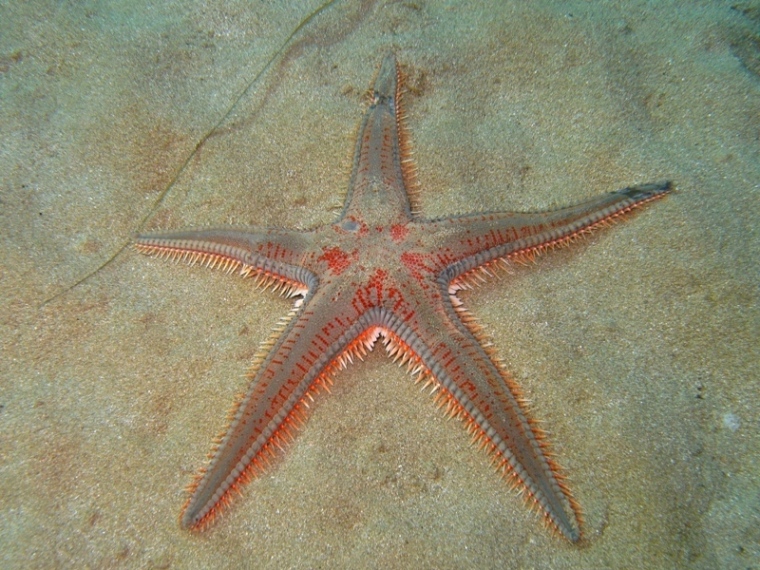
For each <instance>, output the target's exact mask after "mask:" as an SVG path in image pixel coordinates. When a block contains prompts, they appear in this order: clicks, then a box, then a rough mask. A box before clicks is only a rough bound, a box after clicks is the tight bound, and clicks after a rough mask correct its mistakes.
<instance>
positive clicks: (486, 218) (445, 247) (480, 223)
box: [428, 182, 672, 281]
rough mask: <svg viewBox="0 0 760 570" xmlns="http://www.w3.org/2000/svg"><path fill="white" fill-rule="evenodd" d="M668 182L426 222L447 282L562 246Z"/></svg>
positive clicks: (660, 192) (661, 191) (656, 194)
mask: <svg viewBox="0 0 760 570" xmlns="http://www.w3.org/2000/svg"><path fill="white" fill-rule="evenodd" d="M671 189H672V186H671V184H670V183H669V182H663V183H654V184H644V185H640V186H632V187H629V188H624V189H623V190H618V191H616V192H610V193H608V194H604V195H601V196H597V197H595V198H592V199H590V200H587V201H585V202H581V203H579V204H576V205H573V206H568V207H565V208H560V209H557V210H552V211H548V212H538V213H513V212H494V213H483V214H472V215H466V216H458V217H453V218H444V219H440V220H434V221H432V222H428V224H430V226H431V227H430V228H429V233H430V234H431V236H433V237H431V241H435V242H437V245H438V253H437V256H436V258H435V259H436V260H437V262H438V263H442V264H444V265H445V268H446V271H445V273H446V275H445V277H446V278H447V279H449V281H451V280H454V279H456V278H457V277H459V276H461V275H463V274H466V273H469V272H470V271H472V270H474V269H477V268H479V267H483V266H486V265H488V264H490V263H493V262H495V261H498V260H506V259H511V258H516V257H519V256H521V255H523V256H529V257H530V256H532V255H533V254H535V253H540V252H541V251H543V250H545V249H547V248H552V247H555V246H557V245H563V244H565V243H568V242H570V241H572V240H573V238H575V237H577V236H579V235H581V234H584V233H586V232H589V231H592V230H593V229H595V228H597V227H600V226H603V225H606V224H608V223H610V222H612V221H613V220H615V219H617V218H620V217H621V216H623V215H624V214H627V213H628V212H630V211H631V210H634V209H636V208H639V207H641V206H643V205H644V204H646V203H648V202H650V201H652V200H656V199H658V198H661V197H662V196H664V195H665V194H667V193H668V192H670V191H671ZM436 235H438V236H441V237H440V238H436V237H434V236H436Z"/></svg>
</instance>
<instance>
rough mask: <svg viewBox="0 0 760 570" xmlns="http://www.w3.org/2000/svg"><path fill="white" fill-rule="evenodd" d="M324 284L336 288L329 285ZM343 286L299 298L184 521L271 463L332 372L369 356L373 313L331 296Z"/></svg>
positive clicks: (261, 360) (206, 514) (221, 502)
mask: <svg viewBox="0 0 760 570" xmlns="http://www.w3.org/2000/svg"><path fill="white" fill-rule="evenodd" d="M325 289H330V288H329V287H326V288H325ZM325 296H329V297H330V298H338V299H339V300H340V299H341V297H340V292H336V291H332V292H330V291H326V290H324V289H319V290H317V291H316V292H309V293H307V294H306V296H305V297H304V299H303V303H297V304H296V307H295V308H294V310H293V312H292V313H291V315H290V318H289V319H288V320H287V322H286V323H283V326H282V327H280V330H279V331H275V333H273V336H272V338H271V339H270V341H269V342H267V343H265V344H264V345H263V346H262V347H261V350H260V352H259V354H258V355H257V356H256V358H255V360H254V364H253V367H252V370H251V374H250V378H251V382H250V385H249V387H248V389H247V391H246V392H245V393H244V394H243V395H242V396H241V397H240V398H239V401H238V403H237V404H236V406H235V408H234V409H233V411H232V413H231V414H230V424H229V427H228V428H227V430H226V433H225V434H224V436H223V437H221V438H220V439H219V440H218V445H217V446H216V448H215V449H214V450H213V452H212V453H211V461H210V463H209V465H208V467H207V468H206V469H204V470H202V471H201V472H200V474H199V475H198V476H197V478H196V480H195V482H194V483H193V484H192V485H191V486H190V489H189V490H190V497H189V499H188V501H187V503H186V504H185V508H184V510H183V513H182V516H181V518H180V522H181V525H182V526H183V527H185V528H189V529H203V528H205V527H206V526H208V524H210V522H211V521H212V520H213V519H214V517H215V516H216V514H217V513H218V512H219V511H220V510H221V509H222V508H223V507H224V506H226V505H227V504H229V503H230V502H231V501H232V499H233V498H234V495H235V494H236V493H237V492H239V489H240V487H241V486H242V485H243V484H245V483H246V482H248V480H250V479H251V478H252V477H254V476H255V475H257V474H258V473H259V472H260V471H262V470H263V469H264V468H266V467H267V465H268V462H269V459H270V457H271V456H274V455H276V454H277V451H278V450H282V449H283V447H284V446H285V445H286V444H287V443H289V442H290V440H291V439H292V437H293V434H292V431H293V428H297V427H300V426H301V425H302V424H303V422H304V421H305V419H306V416H307V413H308V408H309V404H310V403H311V402H312V401H313V399H314V395H315V394H316V393H317V392H319V391H320V390H321V389H326V390H328V391H329V385H330V384H332V379H331V376H332V374H333V373H334V372H335V371H336V370H337V369H339V368H341V367H343V366H345V364H346V363H347V362H349V361H351V360H352V359H353V357H354V356H358V357H362V356H363V355H364V354H366V351H367V350H368V349H369V348H371V347H372V344H373V343H374V342H375V339H376V338H377V327H373V325H372V322H371V320H370V318H369V317H368V316H367V315H366V314H365V315H360V314H358V313H357V312H356V311H355V310H354V308H353V307H351V305H350V304H349V303H343V302H338V303H336V304H332V303H329V302H327V300H328V299H326V298H325Z"/></svg>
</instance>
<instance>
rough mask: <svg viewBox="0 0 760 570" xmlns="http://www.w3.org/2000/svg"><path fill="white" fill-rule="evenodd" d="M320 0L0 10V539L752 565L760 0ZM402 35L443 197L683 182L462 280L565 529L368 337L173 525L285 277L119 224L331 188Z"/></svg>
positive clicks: (759, 408) (252, 563) (758, 465)
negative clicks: (563, 243)
mask: <svg viewBox="0 0 760 570" xmlns="http://www.w3.org/2000/svg"><path fill="white" fill-rule="evenodd" d="M319 7H320V4H319V2H290V3H289V4H288V3H287V2H282V3H272V2H266V3H258V2H257V3H250V2H221V3H207V2H183V3H171V2H167V3H148V2H139V1H138V2H100V3H53V2H43V1H39V0H33V1H31V2H24V3H20V2H17V3H5V4H3V5H2V7H0V132H1V133H2V137H0V181H1V186H0V192H1V194H0V212H2V216H3V224H2V231H1V232H0V240H1V241H2V247H1V248H0V295H2V302H0V348H1V349H2V359H0V515H1V516H0V519H1V520H2V522H1V523H0V566H2V567H4V568H59V567H60V568H73V567H76V568H84V567H89V568H114V567H119V568H121V567H123V568H705V569H712V568H727V569H733V568H736V569H739V568H742V569H744V568H758V567H760V520H759V517H760V514H759V513H760V435H759V431H760V404H759V403H758V398H757V395H758V393H760V340H759V338H760V308H759V305H760V302H759V301H760V286H759V283H760V230H759V229H758V228H760V222H759V220H760V49H759V48H758V46H759V45H760V5H758V3H757V2H750V1H748V2H719V1H712V2H708V1H701V2H700V1H694V2H688V3H684V2H668V1H663V2H657V3H653V2H643V1H627V2H622V1H619V2H603V3H602V2H593V3H592V2H586V1H580V0H576V1H570V2H544V3H538V2H535V3H527V2H519V1H493V2H487V1H483V2H417V3H415V2H370V1H367V2H334V3H331V4H329V5H327V6H326V7H324V9H323V10H322V11H321V12H320V13H319V14H317V15H315V16H314V17H313V18H311V19H308V21H306V22H305V23H304V25H302V26H301V27H300V28H299V25H300V24H301V23H302V22H304V21H305V20H307V18H308V16H309V14H310V13H312V12H313V11H314V10H317V9H318V8H319ZM294 31H295V32H296V33H295V34H294V35H292V34H293V32H294ZM291 35H292V37H291ZM388 49H393V50H394V51H395V52H396V54H397V57H398V59H399V61H400V63H401V65H402V67H403V69H404V71H405V73H406V74H407V76H408V82H409V92H408V95H407V98H406V102H407V111H408V116H409V118H408V126H409V130H410V132H411V137H412V142H413V145H414V148H415V149H416V153H415V157H416V160H417V164H418V166H419V178H420V182H421V194H420V200H421V205H422V209H423V211H424V213H425V214H426V215H429V216H431V217H432V216H443V215H449V214H453V213H458V212H469V211H483V210H540V209H547V208H551V207H557V206H561V205H565V204H570V203H573V202H577V201H581V200H584V199H586V198H589V197H591V196H594V195H596V194H600V193H602V192H607V191H610V190H615V189H618V188H622V187H624V186H627V185H630V184H635V183H642V182H649V181H657V180H666V179H668V180H672V181H674V183H675V185H676V187H677V192H676V193H675V194H673V195H671V196H669V197H668V198H666V199H665V200H663V201H660V202H657V203H654V204H652V205H651V206H649V207H647V208H646V209H645V210H644V211H642V213H641V214H639V215H636V216H633V217H631V218H630V219H628V220H627V221H626V222H625V223H622V224H619V225H617V226H616V227H614V228H612V229H610V230H608V231H603V232H599V233H597V234H595V235H594V236H592V237H591V238H589V239H586V240H584V241H583V242H582V243H579V244H578V245H576V246H574V247H571V248H567V249H564V250H562V251H559V252H555V253H553V254H551V255H547V256H544V257H543V258H541V259H540V260H538V262H537V263H536V264H535V265H532V266H530V267H517V268H515V270H514V271H513V272H512V273H510V274H508V275H505V276H503V277H502V278H501V279H500V280H498V281H495V282H491V283H489V284H487V285H485V286H483V287H481V288H480V289H478V290H476V291H474V292H471V293H468V294H466V295H464V298H465V301H466V303H467V305H468V307H469V308H470V309H471V310H472V312H473V313H474V314H475V315H476V316H477V317H478V319H479V320H480V322H481V323H482V324H483V326H484V327H485V330H486V332H487V334H488V335H489V336H490V337H492V338H493V341H494V344H495V345H496V347H497V351H498V353H499V354H500V355H501V356H502V357H503V359H504V361H505V363H506V365H507V367H508V368H509V369H510V371H511V372H512V374H513V375H514V377H515V378H516V380H517V381H518V382H519V383H520V385H522V386H523V387H524V390H525V392H526V394H527V396H528V397H529V398H530V400H531V401H532V404H533V408H534V410H535V415H536V416H537V417H539V418H541V419H543V420H545V427H546V429H547V430H548V431H549V432H550V436H551V442H552V444H553V448H554V449H555V450H556V451H557V454H558V457H559V461H560V462H561V464H562V465H563V466H564V467H565V468H566V470H567V472H568V475H569V477H570V481H571V487H572V490H573V493H574V495H575V497H576V499H577V500H578V501H579V503H580V504H581V506H582V508H583V511H584V514H585V526H584V532H585V536H586V540H585V541H584V543H583V544H582V546H580V547H578V546H573V545H571V544H569V543H567V542H565V541H564V540H562V539H561V538H559V537H557V536H555V535H554V534H553V533H552V532H550V531H548V530H546V529H545V528H544V525H543V524H542V522H541V520H540V517H538V516H537V515H535V514H533V513H531V512H530V511H529V510H528V509H527V508H525V506H524V504H523V501H522V500H521V499H520V498H519V497H517V496H516V495H515V493H510V492H509V490H508V488H507V486H506V485H505V484H504V482H503V481H502V480H501V479H500V478H499V477H498V476H496V475H494V474H493V472H492V470H491V468H490V467H489V465H488V460H487V458H486V457H485V456H484V454H482V453H479V452H477V451H476V450H475V449H474V448H473V447H471V446H470V445H469V440H468V436H467V435H466V433H465V431H464V430H463V429H461V427H460V425H459V424H458V422H456V421H446V420H445V418H444V417H443V415H442V414H441V413H440V412H437V411H436V410H435V407H434V406H433V405H432V403H431V401H430V398H428V397H426V396H424V395H421V394H420V393H419V388H418V387H415V386H414V384H413V383H412V382H411V381H410V378H409V376H408V375H407V374H406V373H405V372H404V371H403V370H401V369H399V368H397V367H396V366H394V365H393V364H392V363H391V362H390V360H389V359H388V358H386V357H385V355H384V353H383V351H382V350H381V349H379V348H378V349H376V350H375V351H374V352H373V354H372V355H371V356H370V357H369V358H368V359H367V361H366V362H364V363H359V364H357V365H355V366H352V367H350V368H349V369H348V370H346V371H344V372H342V373H341V374H340V375H338V377H337V378H336V384H335V386H334V388H333V389H332V394H331V395H330V396H329V397H323V398H320V399H319V400H318V402H317V404H316V405H315V406H314V411H313V413H312V416H311V418H310V420H309V422H308V424H307V425H306V427H305V428H304V429H303V430H302V431H301V432H300V433H299V434H298V436H297V438H296V440H295V442H294V443H293V444H292V445H291V446H290V447H289V449H288V451H287V453H286V454H285V455H284V456H283V457H282V458H281V459H280V460H278V461H276V462H275V465H274V466H273V468H272V469H271V470H270V471H269V472H268V473H267V474H266V475H265V476H263V477H260V478H258V479H256V480H255V481H253V482H252V483H251V484H250V485H248V486H247V487H246V488H245V491H244V496H243V497H242V498H241V499H239V500H238V501H236V503H235V505H234V506H233V508H231V509H230V510H229V511H227V512H226V513H225V514H224V516H222V517H220V518H219V519H218V520H217V522H216V523H215V525H214V526H213V528H212V529H210V530H209V531H207V532H205V533H203V534H200V535H199V534H192V533H188V532H185V531H182V530H181V529H180V528H179V525H178V523H177V516H178V514H179V511H180V508H181V506H182V504H183V502H184V497H185V496H184V491H183V488H184V486H185V485H186V484H187V483H188V482H189V481H190V480H191V478H192V474H193V473H195V472H196V470H197V469H198V468H199V467H201V466H202V465H203V463H204V461H205V457H206V453H207V452H208V451H209V449H210V447H211V440H212V439H213V437H214V435H216V434H217V433H218V432H219V431H220V430H221V429H223V428H224V426H225V417H226V413H227V410H228V409H229V408H230V406H231V405H232V402H233V400H234V397H235V394H237V393H239V392H241V391H242V390H243V389H244V388H245V386H246V380H245V373H246V371H247V369H248V366H249V363H250V361H251V358H252V356H253V354H254V353H255V351H256V348H257V346H258V345H259V344H260V343H261V342H262V341H264V340H265V339H266V338H267V337H268V335H269V331H270V330H271V328H272V327H273V326H274V325H275V324H276V323H277V321H278V320H279V318H280V317H281V316H283V315H285V314H287V312H288V307H289V302H288V301H286V300H283V299H281V298H279V297H277V296H276V295H274V294H272V293H269V292H262V291H254V290H252V287H251V282H250V281H246V280H243V279H239V278H234V277H230V276H226V275H224V274H223V273H221V272H213V271H205V270H203V269H202V268H187V267H185V266H183V265H181V264H171V263H162V262H160V261H158V260H154V259H148V258H145V257H142V256H140V255H138V254H137V253H136V252H134V250H132V249H131V248H129V247H126V246H127V245H128V244H129V243H130V240H131V236H132V235H133V234H134V233H135V232H136V231H137V230H138V229H141V228H147V229H155V228H180V227H188V226H206V225H224V224H228V223H235V224H251V225H257V226H290V227H310V226H314V225H317V224H321V223H327V222H329V221H331V220H333V219H334V218H335V216H336V215H337V213H338V211H339V209H340V206H341V203H342V200H343V198H344V196H345V191H346V187H347V184H348V176H349V172H350V167H351V164H350V162H351V153H352V149H353V144H354V141H353V137H354V134H355V132H356V128H357V125H358V122H359V120H360V118H361V116H362V113H363V110H364V108H365V104H366V97H365V93H366V89H367V88H368V86H369V85H370V83H371V80H372V76H373V74H374V71H375V69H376V66H377V64H378V63H379V61H380V57H381V54H382V53H384V52H385V51H387V50H388ZM241 95H242V96H241ZM114 256H115V257H114ZM111 258H113V259H112V260H111V261H110V262H108V260H109V259H111ZM106 262H108V263H106ZM103 264H105V266H103ZM101 266H103V267H102V268H101ZM98 268H100V269H98ZM88 275H89V277H87V276H88ZM85 277H87V278H86V279H84V281H82V282H81V283H79V282H80V281H81V280H82V279H83V278H85Z"/></svg>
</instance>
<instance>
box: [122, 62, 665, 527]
mask: <svg viewBox="0 0 760 570" xmlns="http://www.w3.org/2000/svg"><path fill="white" fill-rule="evenodd" d="M401 85H402V78H401V74H400V72H399V70H398V69H397V64H396V58H395V56H394V55H393V54H392V53H389V54H388V55H386V56H385V58H384V59H383V60H382V63H381V65H380V69H379V71H378V73H377V77H376V79H375V83H374V89H373V91H372V99H371V104H370V106H369V108H368V110H367V111H366V114H365V115H364V119H363V121H362V123H361V127H360V129H359V134H358V140H357V142H356V150H355V154H354V159H353V171H352V174H351V179H350V184H349V188H348V195H347V197H346V201H345V205H344V207H343V211H342V212H341V214H340V215H339V217H338V219H337V220H336V221H335V222H334V223H332V224H328V225H324V226H320V227H317V228H314V229H311V230H305V231H302V230H291V229H281V228H239V229H236V228H220V229H198V230H186V231H178V232H172V233H161V234H147V235H139V236H137V237H136V247H137V248H138V249H139V250H141V251H142V252H145V253H147V254H152V255H157V256H159V257H168V258H171V259H177V260H184V261H187V262H189V263H190V264H195V263H200V264H203V265H206V266H209V267H212V268H213V267H217V268H221V269H223V270H226V271H227V272H228V273H232V272H237V273H239V274H240V275H242V276H243V277H249V276H250V277H253V278H255V280H256V282H257V284H258V285H261V286H263V287H265V288H269V287H272V288H274V289H276V290H278V291H280V292H282V293H283V294H284V295H286V296H288V297H291V298H294V299H295V303H294V306H293V309H292V311H291V313H290V314H289V315H288V317H286V318H285V319H284V320H283V322H282V324H281V326H280V327H278V330H276V332H275V333H274V334H273V335H272V337H271V338H270V340H269V341H267V342H266V343H265V344H264V345H263V346H262V348H261V349H260V351H259V354H258V355H257V356H256V358H255V361H254V364H253V367H252V371H251V373H250V385H249V388H248V389H247V391H246V392H245V393H243V394H242V395H241V396H240V397H239V398H238V401H237V403H236V404H235V406H234V408H233V410H232V412H231V414H230V422H229V426H228V428H227V430H226V432H225V433H224V434H223V435H222V436H221V437H220V438H219V439H218V440H217V442H216V445H215V447H214V449H213V451H212V452H211V454H210V455H209V457H210V461H209V463H208V465H207V467H206V468H204V469H202V470H201V471H200V472H199V473H198V475H197V476H196V477H195V479H194V481H193V483H191V485H190V487H189V489H188V490H189V498H188V500H187V502H186V504H185V507H184V509H183V512H182V515H181V517H180V524H181V526H182V527H184V528H187V529H191V530H200V529H203V528H205V527H207V526H208V525H209V524H210V523H211V521H212V520H213V519H214V518H215V516H216V515H217V514H218V513H219V512H220V511H221V510H222V508H223V507H224V506H226V505H228V504H229V503H230V502H231V501H232V498H233V495H234V494H236V492H237V491H238V490H239V489H240V487H241V486H242V485H243V484H244V483H246V482H247V481H249V480H250V479H251V478H252V477H253V476H255V475H256V474H258V473H259V472H260V471H262V470H263V469H265V468H266V467H267V465H268V464H269V460H270V457H271V456H274V455H276V454H277V453H278V451H279V450H281V449H282V447H283V445H284V444H286V443H287V442H289V441H290V440H291V439H292V432H293V430H294V428H297V427H300V426H302V425H303V422H304V420H305V418H306V415H307V412H308V408H309V403H310V402H311V401H313V398H314V395H315V394H316V393H317V392H320V391H322V390H323V389H328V386H329V385H330V384H331V383H332V379H331V378H332V376H333V375H334V374H335V373H336V372H337V371H338V370H339V369H340V368H343V367H345V366H346V365H347V364H348V363H350V362H352V361H353V359H354V357H358V358H361V357H363V356H364V355H365V354H366V353H367V351H369V350H371V349H372V347H373V345H374V344H375V342H376V341H377V340H378V339H380V338H381V337H382V339H383V343H384V345H385V347H386V349H387V351H388V352H389V353H390V355H391V356H392V357H393V358H394V359H396V360H398V361H399V362H400V363H401V364H405V365H407V367H408V368H409V370H411V372H412V373H413V374H414V375H416V377H417V381H419V382H422V383H423V384H424V386H426V387H428V388H429V389H430V391H431V392H432V393H433V395H434V399H435V401H436V402H437V403H438V404H439V406H440V407H442V408H443V409H444V410H445V412H446V413H447V414H448V415H449V416H452V417H456V418H459V419H461V420H462V421H463V423H464V425H465V427H466V429H467V430H468V431H469V432H470V433H471V434H472V438H473V441H474V442H475V443H476V444H477V445H478V446H479V447H481V448H483V449H484V450H485V451H486V452H487V453H488V454H489V455H490V456H491V458H492V460H493V462H494V463H495V465H496V468H497V470H498V471H499V472H500V473H501V474H503V476H504V477H505V478H506V479H507V480H508V481H510V482H511V483H512V484H513V486H514V487H518V488H519V489H520V490H521V492H522V494H523V495H524V496H525V498H526V499H527V501H528V503H529V504H530V505H531V506H532V507H533V508H534V509H536V510H538V511H539V512H541V513H543V515H544V519H545V521H546V522H547V523H548V525H549V526H550V527H552V528H554V529H555V530H556V531H558V532H559V533H560V534H561V535H562V536H564V537H565V538H567V539H568V540H569V541H571V542H578V541H579V540H580V539H581V533H582V531H581V515H580V509H579V506H578V504H577V502H576V501H575V500H574V499H573V497H572V495H571V494H570V491H569V490H568V487H567V485H566V483H565V480H564V476H563V474H562V471H561V470H560V468H559V467H558V466H557V464H556V462H555V461H554V460H553V459H552V455H551V453H550V452H549V450H548V443H547V442H546V439H545V436H544V434H543V432H542V431H541V429H540V428H538V427H537V426H536V422H535V421H534V420H532V419H530V418H529V413H528V410H527V406H526V402H525V400H524V398H523V396H522V394H521V391H520V389H519V387H518V386H517V385H516V383H515V381H514V380H513V379H512V378H511V377H510V375H509V374H508V372H507V371H506V369H505V368H504V366H503V365H502V363H501V361H500V360H499V359H498V357H497V356H496V355H495V353H494V349H493V348H491V347H490V345H489V343H488V342H487V339H485V335H484V333H483V331H482V330H481V329H480V328H479V327H478V325H477V324H476V323H475V321H474V319H473V317H472V315H471V314H470V313H469V312H468V311H467V310H466V309H465V308H464V307H463V305H462V302H461V300H460V299H459V297H458V295H457V294H458V292H459V291H461V290H463V289H469V288H472V287H473V286H475V285H477V284H479V283H480V282H482V281H484V280H485V278H488V277H491V276H493V275H494V274H495V273H498V269H499V268H500V267H505V266H507V265H508V264H509V263H510V262H513V261H516V260H517V261H522V260H526V259H532V258H533V257H535V255H537V254H539V253H541V252H543V251H545V250H547V249H553V248H554V247H556V246H559V245H563V244H567V243H570V242H572V241H574V240H575V239H576V238H577V237H578V236H581V235H584V234H587V233H588V232H590V231H591V230H592V229H595V228H598V227H601V226H607V225H609V223H610V222H612V221H613V220H617V219H620V218H621V217H623V216H624V215H625V214H626V213H628V212H630V211H631V210H633V209H635V208H638V207H639V206H641V205H643V204H645V203H647V202H649V201H651V200H655V199H657V198H660V197H661V196H663V195H665V194H666V193H667V192H669V191H670V189H671V185H670V183H668V182H664V183H654V184H644V185H639V186H633V187H629V188H625V189H623V190H619V191H617V192H611V193H608V194H604V195H602V196H598V197H596V198H592V199H590V200H587V201H585V202H582V203H580V204H577V205H574V206H569V207H565V208H561V209H557V210H552V211H547V212H538V213H513V212H485V213H477V214H469V215H460V216H450V217H443V218H438V219H428V218H425V217H423V216H422V215H421V214H420V213H419V212H418V211H416V210H415V208H414V207H413V204H414V198H415V195H416V192H417V187H418V186H417V181H416V176H415V171H414V167H413V166H412V164H411V162H410V158H409V157H410V151H409V145H408V143H407V138H406V135H405V131H404V124H403V123H404V114H403V112H402V111H401V100H400V88H401Z"/></svg>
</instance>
